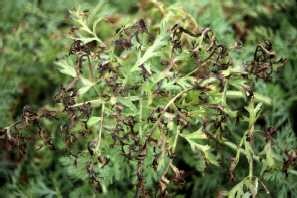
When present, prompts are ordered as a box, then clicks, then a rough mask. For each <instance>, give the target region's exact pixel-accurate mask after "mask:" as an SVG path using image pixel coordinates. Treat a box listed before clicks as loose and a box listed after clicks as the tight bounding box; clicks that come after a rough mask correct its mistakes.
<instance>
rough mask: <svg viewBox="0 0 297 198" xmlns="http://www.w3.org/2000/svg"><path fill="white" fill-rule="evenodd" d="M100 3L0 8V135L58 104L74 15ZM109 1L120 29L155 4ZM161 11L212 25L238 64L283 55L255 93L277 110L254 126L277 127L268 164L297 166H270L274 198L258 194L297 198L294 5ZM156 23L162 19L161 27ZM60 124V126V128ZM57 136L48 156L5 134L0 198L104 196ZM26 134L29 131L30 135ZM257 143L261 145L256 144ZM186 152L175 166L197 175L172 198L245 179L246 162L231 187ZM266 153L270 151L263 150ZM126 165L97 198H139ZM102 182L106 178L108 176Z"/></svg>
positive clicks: (268, 110)
mask: <svg viewBox="0 0 297 198" xmlns="http://www.w3.org/2000/svg"><path fill="white" fill-rule="evenodd" d="M98 2H101V1H95V0H89V1H86V0H76V1H72V0H63V1H60V0H55V1H44V0H35V1H34V0H31V1H30V0H2V1H1V2H0V18H1V21H0V54H1V56H0V128H4V127H7V126H9V125H10V124H11V123H14V122H15V121H16V120H19V119H21V118H22V113H23V108H24V106H25V105H30V106H32V107H33V108H35V109H38V108H41V107H44V106H50V105H52V104H53V97H54V96H55V95H57V93H58V92H59V90H60V88H61V86H62V85H65V84H66V82H69V81H70V78H69V77H67V76H65V75H62V74H61V73H60V72H59V71H58V68H59V67H58V65H59V64H57V63H61V61H63V60H64V59H65V57H67V56H68V52H69V48H70V46H71V44H72V42H73V41H72V40H71V39H70V38H69V36H70V32H71V29H72V27H73V25H77V24H75V20H74V21H73V17H71V15H70V13H69V10H74V9H75V8H78V7H80V9H81V10H84V11H87V10H89V13H90V12H92V10H94V8H95V7H96V6H97V5H98ZM104 4H105V6H106V7H107V12H110V13H115V14H114V15H115V16H116V17H115V18H120V19H121V20H122V21H123V23H124V22H127V23H128V22H131V21H136V20H137V19H139V17H140V16H143V15H141V14H140V13H141V10H142V9H146V8H144V7H146V6H148V7H150V6H152V7H153V6H156V5H158V3H157V1H154V0H151V1H149V0H140V1H133V0H122V1H116V0H109V1H104ZM164 5H165V6H170V5H174V6H177V7H181V8H182V9H184V10H185V11H186V12H187V13H190V14H191V15H192V16H193V18H194V19H195V20H196V22H197V24H198V25H199V26H200V27H210V28H211V29H212V30H213V31H214V33H215V35H216V37H217V40H218V42H219V43H222V44H224V45H226V46H231V47H232V46H235V45H238V46H242V47H243V48H244V50H242V51H241V53H240V54H238V55H237V56H238V58H237V63H238V64H245V62H244V61H247V60H251V57H252V56H253V53H254V50H255V46H256V45H257V44H258V43H260V42H262V41H264V40H269V41H271V43H272V44H273V49H274V51H275V52H276V53H277V55H278V56H279V57H285V58H287V64H285V66H283V67H282V68H280V69H278V70H277V72H275V73H273V75H272V79H271V80H270V81H268V82H264V80H261V79H260V80H257V81H256V83H255V92H257V93H259V94H261V95H264V96H267V97H269V98H271V105H270V106H267V107H265V109H264V110H263V112H262V114H261V117H260V118H259V119H258V121H257V125H258V126H260V129H261V130H264V129H268V127H271V128H273V129H276V130H277V132H276V134H274V135H273V143H272V145H273V146H272V151H271V152H270V153H269V154H268V155H267V156H266V157H263V158H264V159H265V160H267V158H269V157H271V156H269V155H273V157H271V158H273V159H272V161H273V162H272V163H276V161H278V160H279V161H281V162H282V163H283V164H285V162H288V160H289V158H290V156H291V158H292V162H290V164H289V166H290V170H292V172H291V173H288V174H286V171H284V170H283V169H282V168H283V167H282V168H280V169H277V168H275V169H274V168H272V169H269V171H267V173H265V174H261V178H260V180H261V182H263V186H265V187H267V189H268V191H269V192H270V194H267V193H266V192H267V191H266V190H267V189H264V188H263V187H262V184H261V185H260V184H259V186H261V187H259V189H261V190H259V193H258V196H259V197H297V182H296V179H297V175H296V173H295V172H294V169H296V161H297V157H296V156H297V141H296V140H297V139H296V133H297V120H296V117H297V116H296V115H295V114H296V113H297V112H296V111H297V101H296V100H297V95H296V94H297V81H296V79H297V70H296V69H295V67H296V63H297V49H296V44H297V27H296V25H297V23H296V21H297V12H296V11H297V3H296V1H294V0H285V1H284V0H268V1H267V0H266V1H260V0H259V1H235V0H234V1H232V0H225V1H208V0H201V1H196V0H189V1H178V0H176V1H175V0H167V1H164ZM148 16H149V14H148ZM157 17H158V13H157V14H156V19H155V20H157ZM74 19H75V18H74ZM153 20H154V19H152V21H153ZM100 27H101V26H100ZM114 31H115V30H110V29H109V28H108V27H104V26H103V27H102V30H101V31H100V36H101V37H104V38H108V36H109V35H112V34H114ZM62 120H63V119H62ZM63 123H64V122H63V121H61V123H60V124H63ZM236 127H238V126H236V125H235V124H234V123H228V128H230V129H234V128H236ZM261 127H262V128H261ZM57 131H58V129H57V128H54V127H53V128H52V129H51V130H50V134H49V136H50V137H53V144H54V145H56V146H57V148H58V149H55V150H52V149H50V147H46V148H44V149H42V150H41V151H35V149H34V148H35V147H36V145H40V144H43V143H42V142H40V140H38V139H37V140H36V142H34V145H35V146H33V145H31V144H24V145H19V144H18V142H8V141H7V139H6V138H5V136H6V134H5V133H4V132H3V134H2V132H1V134H0V135H1V136H0V147H1V151H0V157H1V161H0V187H1V189H0V196H2V197H64V196H66V197H67V196H70V197H80V196H81V197H85V196H92V195H97V196H99V193H100V190H98V189H96V187H94V185H92V183H90V181H89V180H88V179H87V178H86V177H85V175H83V174H84V172H83V171H80V170H77V169H76V168H75V167H73V166H72V165H70V164H72V161H69V158H66V157H65V156H67V155H69V153H66V151H65V149H64V147H63V144H62V143H61V142H60V141H61V140H60V139H61V138H60V137H59V135H57V133H58V132H57ZM27 132H28V133H30V130H29V131H27ZM31 132H32V131H31ZM260 133H261V132H259V134H260ZM235 140H236V138H235ZM260 145H261V144H260V143H259V146H258V147H260ZM23 147H25V150H26V152H25V155H21V154H19V152H17V150H21V149H23ZM74 147H75V148H74V149H76V150H83V149H85V150H86V144H84V143H82V142H79V143H77V145H75V146H74ZM80 147H83V149H81V148H80ZM255 147H257V143H256V146H255ZM219 148H220V149H223V148H224V147H222V148H221V147H219ZM265 148H266V147H265ZM261 149H263V148H261ZM190 150H191V148H190V147H189V146H188V145H186V144H185V143H184V142H182V143H181V144H180V146H179V147H177V153H178V155H177V158H176V161H175V164H176V166H177V167H178V168H179V169H181V170H185V171H187V172H189V173H191V174H189V176H187V177H185V184H183V185H181V186H179V185H173V186H171V187H168V193H169V196H170V197H179V196H180V197H200V196H203V197H214V196H218V197H219V196H220V195H219V194H220V193H221V194H224V192H225V191H227V190H230V189H233V188H234V186H235V185H236V184H238V183H239V182H240V181H241V180H242V178H243V177H244V176H245V175H246V169H247V167H248V166H247V161H244V160H243V161H240V163H239V164H238V167H237V169H236V179H235V181H229V180H228V177H229V176H230V175H228V172H229V170H228V168H229V163H228V162H225V164H223V165H222V166H221V167H219V168H218V167H213V166H211V165H209V164H207V163H205V162H204V161H203V160H202V159H201V156H199V155H197V156H196V157H193V155H192V154H191V151H190ZM259 150H260V149H259ZM264 151H265V152H268V151H267V150H265V149H264ZM113 152H115V153H109V155H117V153H116V151H113ZM226 153H227V152H226ZM226 155H227V154H226ZM264 155H265V154H264ZM294 155H295V156H294ZM276 159H278V160H276ZM84 160H85V161H84ZM88 160H89V158H87V157H86V158H81V159H80V160H79V163H82V164H84V163H86V162H87V161H88ZM115 160H118V161H117V162H116V163H115V164H117V163H121V161H120V160H121V159H120V158H115ZM227 161H228V160H227ZM267 161H269V160H267ZM267 166H270V165H269V164H268V165H267ZM283 166H285V165H283ZM78 167H80V165H78ZM272 167H273V166H272ZM124 168H125V167H124V166H121V167H113V169H112V170H109V172H108V171H106V173H103V174H113V175H112V176H110V177H111V178H113V179H112V180H111V181H110V182H107V183H109V184H108V185H106V186H107V187H106V189H103V190H102V189H101V191H103V192H105V194H104V195H102V194H101V196H107V197H112V196H114V197H120V196H121V195H122V194H123V193H124V194H126V195H127V196H128V197H129V196H134V193H135V189H136V188H135V187H133V186H132V185H131V184H132V183H133V182H127V180H129V179H130V178H131V177H132V176H131V175H133V173H132V172H129V169H128V168H127V169H126V170H125V169H124ZM257 168H258V169H260V167H256V169H257ZM114 170H117V171H119V172H114ZM127 170H128V171H127ZM257 171H258V172H261V170H257ZM111 172H112V173H111ZM81 174H82V175H81ZM147 174H150V173H147ZM105 176H106V177H107V178H109V175H105ZM130 176H131V177H130ZM134 183H135V182H134ZM239 184H240V183H239ZM242 189H243V187H242Z"/></svg>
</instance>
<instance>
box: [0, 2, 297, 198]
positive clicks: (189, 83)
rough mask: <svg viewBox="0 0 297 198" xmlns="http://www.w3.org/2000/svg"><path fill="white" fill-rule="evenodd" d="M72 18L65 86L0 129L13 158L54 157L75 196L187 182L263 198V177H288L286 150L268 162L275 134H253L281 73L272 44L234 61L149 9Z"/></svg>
mask: <svg viewBox="0 0 297 198" xmlns="http://www.w3.org/2000/svg"><path fill="white" fill-rule="evenodd" d="M70 14H71V18H72V21H73V25H74V27H73V28H71V30H70V33H69V37H70V38H71V39H72V41H73V43H72V45H71V46H69V51H68V52H67V55H65V57H64V58H61V59H59V60H58V61H57V62H56V65H57V68H58V70H59V71H60V72H61V73H63V74H64V75H65V76H67V78H68V81H67V82H65V83H64V84H63V85H62V86H61V88H60V89H59V91H58V93H57V94H56V95H55V96H54V97H53V102H52V103H51V104H49V105H45V106H44V107H43V108H40V109H34V108H32V107H31V106H25V107H24V109H23V112H22V116H21V119H20V120H18V121H16V122H14V123H12V124H11V125H9V126H7V127H4V128H3V129H1V135H2V136H3V137H4V138H5V139H6V141H7V148H11V147H14V148H17V149H14V150H13V152H14V153H15V154H16V155H17V156H18V159H19V160H25V156H26V153H27V152H28V149H26V145H27V144H30V143H31V142H32V144H31V145H30V146H31V149H32V150H33V151H32V152H34V153H35V154H36V155H37V156H40V158H42V155H43V154H44V153H45V152H59V153H63V157H62V158H59V159H58V160H57V163H59V164H61V169H62V170H63V172H64V175H65V176H67V177H68V178H69V181H68V183H73V186H77V189H74V191H73V192H72V193H73V194H72V195H73V196H75V195H76V196H78V195H79V194H80V192H79V191H80V190H81V189H89V190H85V193H87V194H89V195H91V194H101V193H102V196H109V197H110V196H113V195H114V196H116V197H117V196H121V195H122V194H125V195H126V196H128V197H130V196H135V197H154V196H156V197H172V196H177V194H178V192H182V191H183V190H184V193H186V192H185V191H187V190H189V189H190V188H192V189H193V190H192V191H193V192H194V191H195V186H194V187H193V186H192V187H189V182H188V181H191V179H193V178H195V179H196V180H200V181H202V182H205V183H207V182H208V183H211V182H212V181H211V180H218V181H217V183H218V184H217V186H216V187H214V188H215V189H216V191H215V192H212V193H213V194H214V195H217V196H218V197H225V196H226V197H245V196H252V197H256V195H266V196H270V187H269V186H268V185H267V184H266V180H265V177H264V176H265V174H266V173H267V172H277V173H278V174H281V175H284V176H285V177H290V176H296V174H297V172H296V171H295V170H294V169H293V167H294V165H295V164H296V160H297V155H296V152H295V151H294V150H288V151H286V153H285V155H286V158H285V159H283V158H282V157H281V156H282V154H280V153H277V152H275V149H277V148H278V146H279V145H278V144H275V143H274V137H275V136H276V134H278V133H281V131H279V130H278V129H276V128H274V126H268V125H267V124H265V123H264V124H263V116H265V115H266V114H267V113H269V111H267V110H268V109H269V108H271V105H272V101H271V99H270V98H269V97H267V96H265V95H262V94H259V93H257V92H256V88H255V86H256V83H257V82H258V81H261V82H264V83H265V82H268V81H270V80H271V76H272V74H273V73H274V72H275V71H277V69H278V68H279V67H280V66H282V65H283V64H285V63H286V59H283V58H279V57H278V56H277V55H276V52H274V51H273V44H272V43H271V42H270V41H267V40H266V41H265V40H263V41H261V42H259V43H258V44H257V45H255V46H254V48H253V54H252V55H251V56H250V57H249V59H246V60H243V59H242V58H241V54H243V53H244V52H245V47H244V46H242V45H240V43H238V42H234V43H232V44H230V43H229V44H228V45H226V44H224V43H221V42H220V41H219V40H218V39H217V36H216V34H215V32H214V31H212V29H211V28H208V27H206V28H204V27H202V26H200V25H199V24H198V23H197V21H196V20H195V18H194V17H193V16H192V15H191V14H190V13H189V12H187V11H185V10H184V9H183V8H182V7H180V6H179V5H178V4H172V5H171V6H167V5H166V6H165V5H164V4H162V3H159V2H157V1H150V3H147V4H145V5H144V6H143V7H142V8H141V11H140V12H139V13H138V14H137V15H136V16H135V17H128V16H125V17H123V16H121V15H118V14H117V13H116V12H114V11H113V10H112V9H111V8H110V7H108V6H107V5H105V4H104V3H99V4H98V5H97V6H96V7H95V8H93V9H92V10H90V11H86V10H82V9H80V8H77V9H74V10H71V11H70ZM102 29H104V32H102V31H101V30H102ZM33 142H34V144H33ZM53 158H54V156H53ZM36 160H38V158H37V159H36ZM43 160H44V159H43ZM212 173H215V175H216V177H214V178H212V177H211V175H212ZM54 183H55V182H54ZM67 185H68V184H67ZM69 185H71V184H69ZM210 185H211V184H210ZM55 188H57V189H59V188H63V187H62V186H55ZM185 189H186V190H185ZM196 190H197V189H196ZM54 194H55V193H54ZM60 195H62V194H60Z"/></svg>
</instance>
